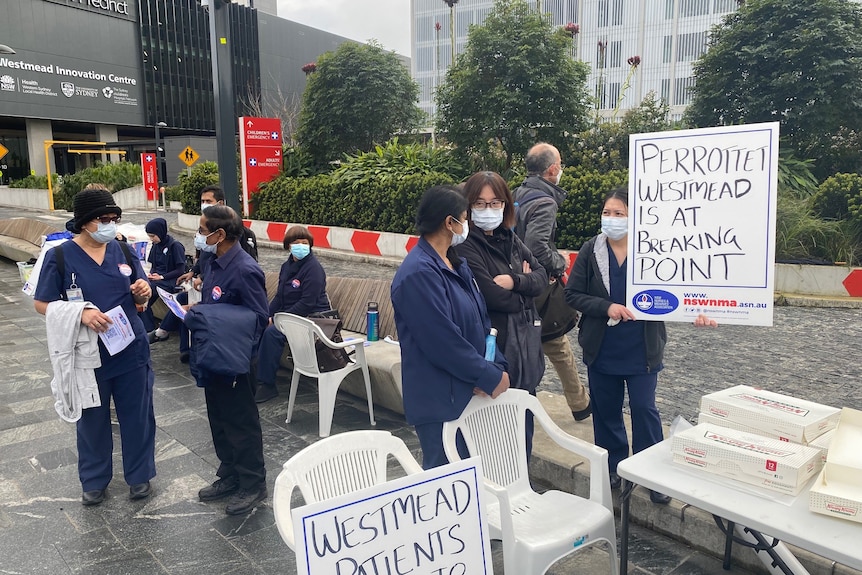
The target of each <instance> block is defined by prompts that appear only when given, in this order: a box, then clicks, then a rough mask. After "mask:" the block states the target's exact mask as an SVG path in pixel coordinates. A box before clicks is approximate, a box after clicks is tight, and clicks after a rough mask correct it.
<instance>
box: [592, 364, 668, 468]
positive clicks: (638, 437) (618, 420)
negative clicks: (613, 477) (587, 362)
mask: <svg viewBox="0 0 862 575" xmlns="http://www.w3.org/2000/svg"><path fill="white" fill-rule="evenodd" d="M587 373H588V375H589V378H590V379H589V381H590V400H591V401H592V406H593V432H594V434H595V440H596V445H598V446H599V447H604V448H605V449H607V450H608V469H610V471H611V473H616V472H617V464H619V462H620V461H622V460H623V459H625V458H626V457H628V456H629V441H628V436H627V434H626V427H625V424H624V423H623V400H624V397H625V391H626V388H628V392H629V408H630V410H631V418H632V452H633V453H637V452H639V451H643V450H644V449H646V448H648V447H650V446H652V445H655V444H656V443H659V442H661V440H662V429H661V417H660V416H659V413H658V408H657V407H656V405H655V389H656V384H657V383H658V372H654V373H643V374H639V375H608V374H606V373H601V372H599V371H596V370H595V369H593V368H589V367H588V368H587Z"/></svg>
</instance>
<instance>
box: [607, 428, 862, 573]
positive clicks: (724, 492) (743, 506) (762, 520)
mask: <svg viewBox="0 0 862 575" xmlns="http://www.w3.org/2000/svg"><path fill="white" fill-rule="evenodd" d="M671 441H672V440H671V439H666V440H664V441H662V442H661V443H658V444H656V445H653V446H652V447H650V448H649V449H646V450H644V451H641V452H640V453H637V454H635V455H633V456H632V457H629V458H628V459H625V460H623V461H622V462H620V464H619V466H618V468H617V473H619V475H620V477H622V478H623V479H625V480H626V481H624V482H623V491H622V496H621V498H620V508H621V517H620V522H621V523H622V532H621V535H620V573H626V572H627V571H626V568H627V566H628V531H629V503H630V499H631V493H632V490H633V489H634V487H635V486H636V485H641V486H643V487H646V488H647V489H652V490H654V491H659V492H661V493H665V494H667V495H670V496H671V497H673V498H674V499H677V500H679V501H682V502H683V503H688V504H690V505H691V506H693V507H697V508H699V509H703V510H704V511H706V512H708V513H712V515H713V516H714V517H715V518H716V523H717V524H718V525H719V526H720V527H721V528H722V530H723V531H724V532H725V534H726V535H727V545H726V547H725V569H729V568H730V551H731V546H732V543H733V542H734V541H736V542H740V540H739V539H736V538H733V533H734V524H738V525H744V526H745V527H747V528H748V529H749V531H751V532H752V535H753V536H754V537H755V538H758V537H759V538H760V541H761V542H762V545H761V547H760V550H762V551H764V552H766V553H769V554H770V556H771V557H772V560H774V561H776V565H777V567H778V568H779V569H781V570H782V571H783V572H784V573H786V574H788V575H794V571H792V570H791V567H789V566H787V565H784V561H783V560H782V557H781V556H780V554H778V553H776V552H775V549H773V548H772V541H771V540H772V539H773V538H775V539H778V540H781V541H784V542H786V543H790V544H793V545H796V546H797V547H800V548H802V549H806V550H808V551H811V552H812V553H815V554H817V555H820V556H823V557H826V558H827V559H830V560H833V561H836V562H838V563H841V564H843V565H846V566H848V567H852V568H853V569H858V570H862V523H856V522H852V521H846V520H843V519H838V518H835V517H829V516H826V515H821V514H819V513H814V512H812V511H810V510H809V509H808V490H809V488H810V487H811V484H812V483H813V482H814V481H815V480H816V477H815V478H812V479H811V481H810V482H809V484H808V485H807V486H806V487H805V489H803V490H802V492H800V494H799V495H798V496H796V497H791V496H789V495H782V494H779V493H775V492H772V491H769V490H766V489H763V488H759V487H756V486H752V485H747V484H744V483H741V482H738V481H735V480H733V479H729V478H725V477H721V476H719V475H714V474H710V473H708V472H705V471H698V470H696V469H694V468H687V467H685V466H683V465H680V464H678V463H674V462H673V455H672V453H671ZM722 519H723V520H725V521H727V522H728V523H727V524H725V523H723V522H722V521H721V520H722ZM767 533H768V534H769V535H765V534H767Z"/></svg>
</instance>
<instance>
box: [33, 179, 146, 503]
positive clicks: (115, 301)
mask: <svg viewBox="0 0 862 575" xmlns="http://www.w3.org/2000/svg"><path fill="white" fill-rule="evenodd" d="M74 210H75V217H74V218H73V219H72V220H70V221H69V222H68V223H67V224H66V228H67V229H68V230H69V231H70V232H72V233H75V234H78V235H77V236H75V238H74V239H73V240H70V241H68V242H65V243H63V244H60V245H58V246H56V247H54V248H52V249H51V251H49V252H48V253H47V254H46V256H45V263H44V265H43V267H42V272H41V274H40V276H39V285H38V286H37V287H36V293H35V294H34V297H35V300H36V301H35V307H36V311H37V312H39V313H41V314H44V315H46V316H47V318H46V324H47V327H48V334H49V336H48V340H49V349H51V347H52V345H51V340H52V338H56V337H58V334H57V331H58V329H65V330H69V329H72V328H76V329H78V330H79V331H78V332H76V334H77V339H78V340H79V341H80V340H81V339H82V337H83V338H84V339H87V338H89V339H91V340H92V339H95V335H93V334H94V333H95V334H104V333H108V332H110V331H111V330H112V320H111V318H110V317H109V316H108V315H107V312H109V311H112V310H114V309H115V308H117V307H119V308H122V311H123V313H124V314H125V318H126V319H127V320H128V322H129V324H130V325H131V327H132V329H133V330H134V334H135V339H134V340H133V341H132V342H131V343H130V344H129V345H128V346H127V347H126V348H124V349H123V350H122V351H119V352H117V353H115V354H114V355H111V354H110V353H109V352H108V350H107V349H106V348H105V345H104V344H103V343H102V341H101V340H99V341H98V356H99V357H98V358H97V359H101V366H100V367H96V368H95V381H96V384H97V386H98V397H95V398H92V399H95V400H97V401H94V402H92V403H93V404H94V405H92V407H88V403H84V402H83V401H82V403H81V407H83V408H84V409H82V410H80V411H79V410H75V411H76V413H75V417H77V418H78V419H77V432H78V477H79V478H80V480H81V485H82V487H83V494H82V495H81V503H82V504H83V505H98V504H99V503H101V502H102V501H104V499H105V492H106V490H107V487H108V483H110V482H111V479H112V478H113V476H114V472H113V466H112V453H113V449H114V444H113V434H112V432H111V398H112V397H113V399H114V408H115V410H116V412H117V420H118V421H119V423H120V438H121V441H122V445H123V471H124V475H125V479H126V482H127V483H128V484H129V486H130V487H129V498H130V499H133V500H134V499H143V498H145V497H148V496H149V495H150V492H151V490H150V479H152V478H153V477H154V476H155V475H156V463H155V436H156V420H155V417H154V415H153V380H154V377H153V370H152V369H151V368H150V346H149V344H148V343H147V332H146V331H145V330H144V324H143V323H142V322H141V320H140V318H139V317H138V313H137V309H136V307H135V304H139V305H142V304H144V303H146V302H147V300H149V298H150V295H151V290H150V284H149V282H148V281H147V279H146V275H144V270H143V268H142V267H141V263H140V261H138V258H136V257H133V256H132V255H131V251H130V250H129V247H128V246H126V245H124V244H122V243H120V242H118V241H117V240H116V239H115V237H116V235H117V222H118V221H119V220H120V216H121V215H122V213H123V211H122V210H121V209H120V208H119V206H117V205H115V204H114V199H113V197H112V196H111V193H110V192H109V191H108V190H106V189H104V188H102V187H89V186H88V187H87V189H84V190H81V191H80V192H78V194H77V195H76V196H75V200H74ZM61 300H62V301H61ZM114 317H117V316H116V315H115V316H114ZM70 318H71V319H73V322H71V323H70V322H69V321H68V320H69V319H70ZM121 321H122V318H121ZM73 323H74V324H79V325H77V326H75V325H73ZM58 326H66V327H65V328H59V327H58ZM72 343H73V344H74V341H73V342H72ZM52 351H53V350H52ZM78 351H80V350H79V349H78V348H77V347H75V348H74V351H73V352H72V354H76V352H78ZM72 354H66V355H68V356H71V355H72ZM59 355H61V354H60V353H58V352H54V353H52V356H59ZM83 359H85V360H86V359H92V358H83ZM68 361H69V362H70V363H71V367H72V368H77V367H82V366H81V364H80V363H81V361H82V358H81V357H79V355H78V354H76V358H75V360H72V359H71V358H70V359H69V360H68ZM76 362H77V363H76ZM52 365H53V367H54V381H52V385H51V387H52V390H53V391H54V392H55V397H56V396H57V388H62V386H63V385H64V383H68V380H70V379H71V380H73V382H74V383H73V384H72V385H76V384H77V383H79V382H81V380H82V379H85V376H82V374H80V373H77V372H79V371H85V370H84V369H80V370H78V369H75V370H74V373H73V374H72V375H71V377H69V375H70V374H69V373H68V372H70V371H72V370H71V369H69V370H68V371H67V370H64V369H63V366H62V365H58V362H56V361H55V360H54V357H52ZM67 367H69V366H67ZM58 368H59V369H58ZM64 374H65V375H66V376H67V377H64ZM70 393H72V394H74V391H72V392H70ZM61 395H67V394H62V393H61ZM82 399H91V397H84V398H82ZM57 403H58V406H57V409H58V411H60V407H59V403H60V398H58V400H57ZM69 419H70V420H74V418H69Z"/></svg>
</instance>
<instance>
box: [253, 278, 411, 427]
mask: <svg viewBox="0 0 862 575" xmlns="http://www.w3.org/2000/svg"><path fill="white" fill-rule="evenodd" d="M390 287H391V282H390V281H387V280H376V279H363V278H345V277H333V276H330V277H327V278H326V293H327V294H328V295H329V301H330V303H331V304H332V308H333V309H337V310H338V312H339V314H340V315H341V321H342V323H343V325H344V329H343V330H342V335H343V337H344V339H349V338H350V337H351V335H353V336H364V335H366V333H365V331H366V312H367V311H368V302H370V301H376V302H377V304H378V311H379V315H378V320H377V321H378V334H379V336H380V339H379V341H374V342H366V344H365V358H366V359H367V361H368V372H369V375H370V376H371V386H372V390H373V391H372V393H373V395H374V403H375V404H376V405H381V406H383V407H385V408H387V409H391V410H392V411H395V412H397V413H404V403H403V400H402V395H401V348H400V347H399V346H397V345H394V344H391V343H387V342H385V341H383V338H384V337H385V336H387V335H388V336H389V337H390V338H391V339H393V340H397V336H398V334H397V333H396V330H395V311H394V310H393V308H392V302H391V301H390V299H389V289H390ZM277 289H278V273H273V272H267V274H266V295H267V297H268V298H269V299H270V301H272V298H274V297H275V293H276V290H277ZM281 365H282V366H283V367H285V368H286V369H292V368H293V366H292V364H291V362H290V355H289V350H287V349H286V350H285V355H283V356H282V358H281ZM341 389H343V390H345V391H347V392H348V393H350V394H352V395H355V396H357V397H362V398H364V397H365V385H364V383H363V381H362V377H361V376H360V375H359V372H354V373H352V374H350V375H349V376H348V377H347V379H345V381H344V383H343V384H342V386H341Z"/></svg>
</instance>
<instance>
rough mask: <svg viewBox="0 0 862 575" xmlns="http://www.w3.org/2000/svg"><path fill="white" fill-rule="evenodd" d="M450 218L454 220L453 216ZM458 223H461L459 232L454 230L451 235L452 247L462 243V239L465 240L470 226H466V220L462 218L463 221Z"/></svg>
mask: <svg viewBox="0 0 862 575" xmlns="http://www.w3.org/2000/svg"><path fill="white" fill-rule="evenodd" d="M452 219H453V220H454V219H455V218H452ZM455 221H458V220H455ZM458 223H460V224H461V233H460V234H456V233H455V232H454V231H453V232H452V234H453V235H452V244H451V245H452V247H453V248H454V247H455V246H458V245H461V244H463V243H464V240H466V239H467V236H468V235H469V234H470V228H469V227H467V220H464V221H463V222H458Z"/></svg>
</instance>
